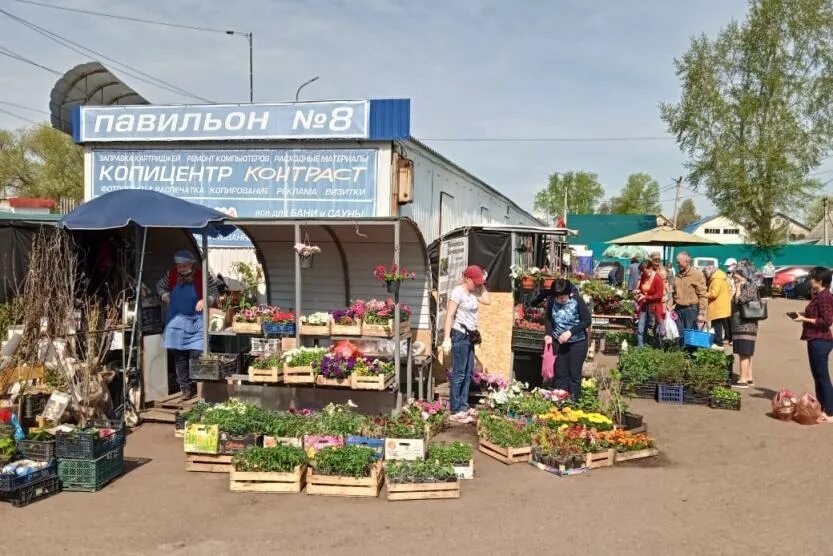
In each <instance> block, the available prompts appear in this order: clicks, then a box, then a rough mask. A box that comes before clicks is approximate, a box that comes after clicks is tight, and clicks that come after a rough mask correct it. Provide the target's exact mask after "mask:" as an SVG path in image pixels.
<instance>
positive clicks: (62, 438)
mask: <svg viewBox="0 0 833 556" xmlns="http://www.w3.org/2000/svg"><path fill="white" fill-rule="evenodd" d="M92 425H93V426H94V427H99V428H105V427H106V428H111V429H115V431H116V432H114V433H113V434H111V435H110V436H105V437H104V438H101V437H100V436H99V434H98V431H91V432H81V431H77V430H76V431H72V432H61V431H58V433H57V434H56V435H55V443H56V444H55V447H56V450H55V452H56V455H57V456H58V457H59V458H72V459H96V458H98V457H100V456H101V455H102V454H104V453H106V452H109V451H111V450H113V449H115V448H119V447H121V446H124V434H125V431H124V426H123V425H122V423H121V421H96V422H94V423H92Z"/></svg>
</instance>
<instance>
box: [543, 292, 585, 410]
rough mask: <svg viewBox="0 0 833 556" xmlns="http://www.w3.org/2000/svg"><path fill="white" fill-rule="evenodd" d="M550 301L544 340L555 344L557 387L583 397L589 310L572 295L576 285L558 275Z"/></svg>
mask: <svg viewBox="0 0 833 556" xmlns="http://www.w3.org/2000/svg"><path fill="white" fill-rule="evenodd" d="M550 291H551V293H552V296H551V297H550V300H549V303H547V313H546V317H547V318H546V320H545V323H544V326H545V329H546V334H545V336H544V343H545V344H547V345H555V346H557V349H555V354H556V356H557V358H556V360H555V387H556V388H558V389H560V390H566V391H567V392H569V393H570V398H572V400H573V401H575V402H578V400H579V398H581V369H582V367H583V366H584V360H585V359H586V358H587V346H588V337H587V329H588V328H590V323H591V319H590V310H589V309H588V308H587V304H586V303H585V302H584V299H582V297H581V296H580V295H571V294H572V292H573V284H571V283H570V281H569V280H565V279H564V278H559V279H558V280H556V281H555V282H553V284H552V288H551V290H550Z"/></svg>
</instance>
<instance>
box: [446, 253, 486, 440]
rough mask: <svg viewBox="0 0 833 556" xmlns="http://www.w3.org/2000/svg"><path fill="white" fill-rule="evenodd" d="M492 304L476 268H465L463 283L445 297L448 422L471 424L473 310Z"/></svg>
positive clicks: (475, 339) (475, 332)
mask: <svg viewBox="0 0 833 556" xmlns="http://www.w3.org/2000/svg"><path fill="white" fill-rule="evenodd" d="M491 303H492V300H491V298H490V297H489V292H488V291H486V273H485V272H484V271H483V269H482V268H480V267H479V266H475V265H472V266H469V267H468V268H466V270H464V271H463V279H462V280H461V281H460V283H459V284H458V285H457V286H455V287H454V289H453V290H451V294H450V295H449V296H448V309H447V311H446V314H445V328H444V331H445V336H443V337H444V338H445V340H443V344H442V349H443V352H444V353H446V354H448V353H451V380H450V381H449V382H450V383H451V384H450V387H451V388H450V392H449V406H450V409H451V413H452V415H451V419H452V420H454V421H456V422H458V423H471V421H472V418H471V411H472V410H471V408H469V385H470V384H471V378H472V375H474V346H476V345H477V344H479V343H480V331H479V330H478V329H477V310H478V308H479V305H480V304H483V305H490V304H491Z"/></svg>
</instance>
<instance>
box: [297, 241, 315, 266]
mask: <svg viewBox="0 0 833 556" xmlns="http://www.w3.org/2000/svg"><path fill="white" fill-rule="evenodd" d="M320 252H321V248H320V247H318V246H317V245H310V244H309V243H296V244H295V253H297V254H298V258H300V259H301V268H312V259H313V257H315V255H317V254H319V253H320Z"/></svg>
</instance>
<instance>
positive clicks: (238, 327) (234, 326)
mask: <svg viewBox="0 0 833 556" xmlns="http://www.w3.org/2000/svg"><path fill="white" fill-rule="evenodd" d="M231 331H232V332H234V333H235V334H256V335H258V336H260V335H261V334H262V333H263V330H262V326H261V324H260V323H259V322H233V323H231Z"/></svg>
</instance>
